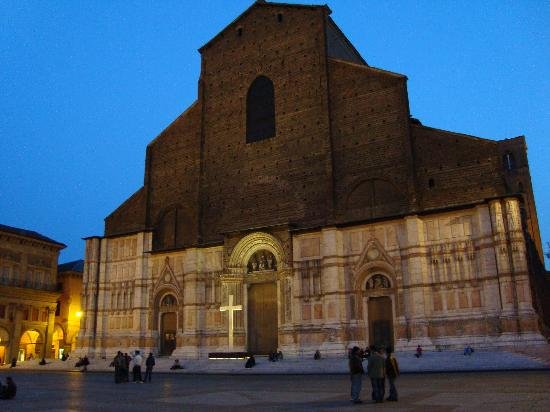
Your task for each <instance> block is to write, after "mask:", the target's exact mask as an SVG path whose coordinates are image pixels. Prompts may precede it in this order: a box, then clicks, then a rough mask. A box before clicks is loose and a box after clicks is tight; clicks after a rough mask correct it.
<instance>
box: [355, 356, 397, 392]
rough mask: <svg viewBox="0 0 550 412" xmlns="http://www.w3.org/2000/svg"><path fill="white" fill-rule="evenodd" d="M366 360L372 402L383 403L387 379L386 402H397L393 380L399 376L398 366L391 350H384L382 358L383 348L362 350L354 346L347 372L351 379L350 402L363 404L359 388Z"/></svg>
mask: <svg viewBox="0 0 550 412" xmlns="http://www.w3.org/2000/svg"><path fill="white" fill-rule="evenodd" d="M364 359H367V361H368V364H367V375H368V376H369V378H370V381H371V386H372V393H371V396H372V400H373V401H375V402H377V403H379V402H383V401H384V395H385V381H386V378H387V379H388V382H389V386H390V391H389V392H390V393H389V395H388V397H387V398H386V400H387V401H397V388H396V387H395V380H396V379H397V377H398V376H399V365H398V363H397V359H395V357H394V356H393V349H392V348H391V347H388V348H386V356H385V357H384V348H382V347H375V346H371V347H370V348H367V349H366V350H364V351H363V350H362V349H361V348H359V347H358V346H354V347H353V348H352V349H351V351H350V355H349V371H350V377H351V401H352V402H353V403H363V401H362V400H361V398H360V394H361V387H362V384H363V374H364V373H365V370H364V368H363V360H364Z"/></svg>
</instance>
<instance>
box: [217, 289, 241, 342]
mask: <svg viewBox="0 0 550 412" xmlns="http://www.w3.org/2000/svg"><path fill="white" fill-rule="evenodd" d="M236 310H243V305H233V295H229V305H227V306H220V312H225V311H227V312H229V348H230V349H233V327H234V326H233V313H234V312H235V311H236Z"/></svg>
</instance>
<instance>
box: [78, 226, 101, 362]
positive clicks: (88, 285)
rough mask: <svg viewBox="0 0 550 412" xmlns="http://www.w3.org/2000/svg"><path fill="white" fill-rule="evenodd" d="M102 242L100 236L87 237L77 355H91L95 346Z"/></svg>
mask: <svg viewBox="0 0 550 412" xmlns="http://www.w3.org/2000/svg"><path fill="white" fill-rule="evenodd" d="M100 244H101V239H100V238H99V237H93V238H88V239H86V256H85V263H84V273H83V274H82V294H81V297H80V300H81V304H82V308H83V312H84V314H83V316H82V318H81V320H80V330H79V332H78V338H77V351H76V353H75V355H76V356H83V355H85V354H90V355H91V354H92V352H93V348H94V342H95V324H96V322H97V315H98V314H97V312H96V309H95V299H96V297H95V295H96V293H97V289H96V285H97V273H98V265H99V260H98V258H99V251H100Z"/></svg>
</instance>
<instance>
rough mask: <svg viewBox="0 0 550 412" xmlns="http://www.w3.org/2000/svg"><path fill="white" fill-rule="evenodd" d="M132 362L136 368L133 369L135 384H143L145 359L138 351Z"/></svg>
mask: <svg viewBox="0 0 550 412" xmlns="http://www.w3.org/2000/svg"><path fill="white" fill-rule="evenodd" d="M132 362H133V364H134V367H133V368H132V372H133V374H134V382H135V383H143V380H142V379H141V364H142V363H143V358H142V357H141V355H140V354H139V351H138V350H137V351H136V352H135V355H134V359H132Z"/></svg>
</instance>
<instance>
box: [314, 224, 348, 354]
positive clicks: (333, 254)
mask: <svg viewBox="0 0 550 412" xmlns="http://www.w3.org/2000/svg"><path fill="white" fill-rule="evenodd" d="M320 249H321V293H322V302H323V326H322V327H323V333H324V335H325V338H324V342H323V343H322V345H321V347H320V348H319V349H320V350H321V352H322V353H326V354H327V355H329V356H330V355H333V356H338V355H341V354H343V353H345V352H346V346H347V342H346V341H345V339H346V333H345V329H344V327H343V324H342V323H343V322H347V310H346V301H347V297H346V296H345V295H343V294H339V293H338V292H340V291H341V286H340V284H341V285H342V286H343V285H344V284H345V283H341V282H340V280H341V279H343V272H344V267H343V254H344V242H343V238H342V233H341V232H340V231H338V230H337V229H336V228H334V227H330V228H324V229H322V230H321V248H320ZM310 350H313V348H310Z"/></svg>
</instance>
